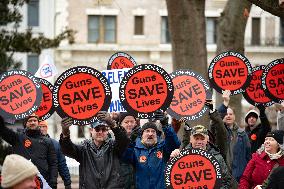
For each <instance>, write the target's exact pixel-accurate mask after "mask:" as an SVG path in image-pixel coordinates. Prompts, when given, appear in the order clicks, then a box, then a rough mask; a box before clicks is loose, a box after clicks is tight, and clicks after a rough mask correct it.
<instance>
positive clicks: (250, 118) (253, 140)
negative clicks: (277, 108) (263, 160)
mask: <svg viewBox="0 0 284 189" xmlns="http://www.w3.org/2000/svg"><path fill="white" fill-rule="evenodd" d="M257 108H258V109H259V112H260V113H258V111H256V110H255V109H252V110H250V111H248V113H247V114H246V115H245V123H246V124H247V127H246V129H245V130H246V133H247V135H248V137H249V139H250V144H251V153H254V152H256V150H257V149H258V148H259V147H260V146H261V145H262V144H263V143H264V139H265V136H266V135H267V133H268V132H270V131H271V127H270V124H269V121H268V119H267V116H266V114H265V107H264V106H262V105H259V106H257Z"/></svg>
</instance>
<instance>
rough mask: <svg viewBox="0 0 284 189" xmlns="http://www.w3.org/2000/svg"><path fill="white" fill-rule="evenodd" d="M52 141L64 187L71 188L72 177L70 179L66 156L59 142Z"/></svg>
mask: <svg viewBox="0 0 284 189" xmlns="http://www.w3.org/2000/svg"><path fill="white" fill-rule="evenodd" d="M46 137H48V138H50V136H49V135H46ZM50 139H51V141H52V143H53V146H54V148H55V152H56V157H57V163H58V164H57V165H58V172H59V175H60V176H61V178H62V180H63V182H64V186H71V177H70V173H69V169H68V167H67V164H66V159H65V156H64V155H63V153H62V151H61V148H60V144H59V142H58V141H56V140H54V139H52V138H50Z"/></svg>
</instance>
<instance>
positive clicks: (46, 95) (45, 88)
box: [36, 78, 55, 120]
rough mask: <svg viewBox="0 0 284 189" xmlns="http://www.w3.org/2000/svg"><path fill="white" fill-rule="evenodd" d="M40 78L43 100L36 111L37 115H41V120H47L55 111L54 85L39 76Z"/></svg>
mask: <svg viewBox="0 0 284 189" xmlns="http://www.w3.org/2000/svg"><path fill="white" fill-rule="evenodd" d="M38 80H39V82H40V83H41V89H42V100H41V104H40V106H39V107H38V109H37V111H36V115H38V116H39V118H40V120H46V119H48V118H49V117H50V116H51V115H52V114H53V113H54V111H55V108H54V106H53V99H52V91H53V85H52V84H51V83H49V82H48V81H47V80H45V79H42V78H38Z"/></svg>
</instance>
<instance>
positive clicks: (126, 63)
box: [107, 52, 137, 70]
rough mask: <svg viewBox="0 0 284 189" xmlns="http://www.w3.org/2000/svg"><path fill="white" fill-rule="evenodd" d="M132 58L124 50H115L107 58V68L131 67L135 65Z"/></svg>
mask: <svg viewBox="0 0 284 189" xmlns="http://www.w3.org/2000/svg"><path fill="white" fill-rule="evenodd" d="M136 65H137V63H136V62H135V60H134V58H132V57H131V56H130V55H129V54H127V53H125V52H117V53H115V54H113V55H112V56H111V57H110V59H109V60H108V64H107V69H108V70H113V69H123V68H133V67H134V66H136Z"/></svg>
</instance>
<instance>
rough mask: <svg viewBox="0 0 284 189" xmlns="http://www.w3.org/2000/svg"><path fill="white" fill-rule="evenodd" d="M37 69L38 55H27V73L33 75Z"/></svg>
mask: <svg viewBox="0 0 284 189" xmlns="http://www.w3.org/2000/svg"><path fill="white" fill-rule="evenodd" d="M38 67H39V57H38V55H28V58H27V71H28V72H30V73H31V74H35V73H36V71H37V70H38Z"/></svg>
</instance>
